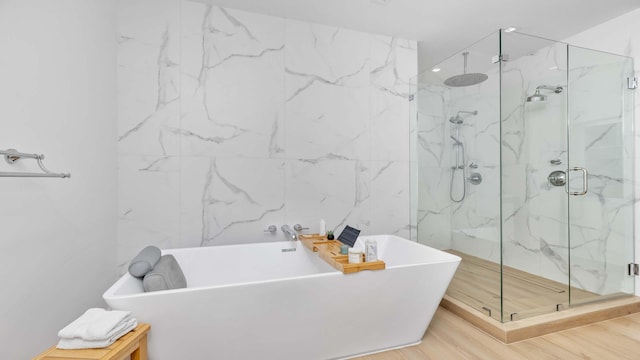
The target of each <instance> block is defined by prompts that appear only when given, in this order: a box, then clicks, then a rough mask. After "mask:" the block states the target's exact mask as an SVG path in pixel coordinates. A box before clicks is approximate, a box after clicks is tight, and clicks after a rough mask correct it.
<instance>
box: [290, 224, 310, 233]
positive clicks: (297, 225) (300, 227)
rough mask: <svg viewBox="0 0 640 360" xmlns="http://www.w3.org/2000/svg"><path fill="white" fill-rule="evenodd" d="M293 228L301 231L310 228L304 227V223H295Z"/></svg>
mask: <svg viewBox="0 0 640 360" xmlns="http://www.w3.org/2000/svg"><path fill="white" fill-rule="evenodd" d="M293 230H295V231H297V232H300V231H302V230H309V228H308V227H302V225H300V224H295V225H293Z"/></svg>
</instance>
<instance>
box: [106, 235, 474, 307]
mask: <svg viewBox="0 0 640 360" xmlns="http://www.w3.org/2000/svg"><path fill="white" fill-rule="evenodd" d="M383 236H388V237H395V238H398V239H401V240H404V241H407V242H410V243H413V244H416V245H419V246H425V247H428V248H430V249H433V250H436V251H439V252H443V251H442V250H438V249H435V248H431V247H429V246H428V245H424V244H421V243H419V242H417V241H412V240H408V239H405V238H402V237H399V236H397V235H387V234H382V235H365V236H361V237H360V238H358V240H360V239H365V238H368V237H383ZM256 244H258V245H270V246H274V247H275V244H288V245H291V241H275V242H259V243H243V244H225V245H216V246H215V248H225V247H230V246H248V245H256ZM296 246H297V247H301V248H303V249H304V250H303V251H311V250H309V249H307V248H306V247H304V245H302V244H301V243H299V242H298V243H297V244H296ZM196 249H203V247H199V246H195V247H186V248H173V249H163V250H161V251H162V255H165V254H172V253H174V252H176V251H178V252H180V251H194V250H196ZM296 251H297V250H296ZM443 253H445V254H446V255H447V258H446V259H442V260H434V261H429V262H423V263H411V264H397V265H393V266H387V267H386V269H385V270H393V269H403V268H410V267H418V266H428V265H432V264H441V263H449V262H458V263H459V262H460V261H461V260H462V259H461V258H460V257H459V256H457V255H453V254H449V253H446V252H443ZM316 256H318V255H317V254H316ZM375 272H376V271H373V270H365V271H363V272H362V273H375ZM358 273H361V272H358ZM358 273H353V274H343V273H342V272H341V271H339V270H337V269H332V271H327V272H321V273H315V274H307V275H299V276H287V277H279V278H274V279H267V280H258V281H245V282H238V283H232V284H221V285H207V286H196V287H189V286H188V284H187V287H186V288H182V289H172V290H161V291H152V292H141V293H131V294H122V295H117V294H115V291H116V289H120V287H121V286H122V284H123V283H125V282H127V281H131V279H134V280H138V281H142V279H139V278H135V277H133V276H132V275H131V274H129V272H126V273H125V274H124V275H122V276H120V278H118V279H117V280H116V281H115V282H114V283H113V284H112V285H111V286H109V288H108V289H107V290H105V292H104V293H103V294H102V298H103V300H105V301H107V299H113V300H118V299H130V298H144V297H153V296H162V295H169V294H180V293H189V292H193V291H202V290H205V289H206V290H208V289H224V288H230V287H240V286H251V285H258V284H270V283H277V282H283V281H291V280H299V279H303V278H310V279H311V278H319V277H325V276H336V275H342V276H354V275H355V274H358Z"/></svg>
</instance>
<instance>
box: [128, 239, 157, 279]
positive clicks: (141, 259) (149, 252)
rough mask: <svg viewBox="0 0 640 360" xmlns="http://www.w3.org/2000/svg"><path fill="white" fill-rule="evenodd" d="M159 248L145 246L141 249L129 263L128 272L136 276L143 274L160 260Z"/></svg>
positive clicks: (139, 276)
mask: <svg viewBox="0 0 640 360" xmlns="http://www.w3.org/2000/svg"><path fill="white" fill-rule="evenodd" d="M160 255H161V253H160V249H158V248H157V247H155V246H147V247H146V248H144V249H142V250H141V251H140V252H139V253H138V255H136V257H134V258H133V260H131V263H130V264H129V274H131V276H135V277H137V278H141V277H143V276H145V275H146V274H147V273H148V272H149V271H151V269H153V267H154V266H155V265H156V263H157V262H158V261H159V260H160Z"/></svg>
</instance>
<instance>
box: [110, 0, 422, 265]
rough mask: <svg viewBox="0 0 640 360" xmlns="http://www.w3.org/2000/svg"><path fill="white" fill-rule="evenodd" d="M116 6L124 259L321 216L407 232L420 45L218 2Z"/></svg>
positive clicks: (256, 236) (338, 224)
mask: <svg viewBox="0 0 640 360" xmlns="http://www.w3.org/2000/svg"><path fill="white" fill-rule="evenodd" d="M118 9H119V16H118V30H119V47H118V65H119V84H118V87H119V88H118V90H119V94H118V96H119V97H118V99H119V105H120V113H119V127H118V129H119V143H118V144H119V146H118V151H119V197H118V203H119V227H118V243H119V245H118V248H119V264H120V266H123V265H125V264H126V263H127V262H128V260H129V259H130V258H131V257H132V256H133V255H134V254H135V251H137V250H138V249H139V248H141V247H143V246H145V245H147V244H156V245H158V246H160V247H163V248H168V247H189V246H207V245H219V244H230V243H242V242H258V241H275V240H283V239H284V237H283V236H282V234H281V232H280V231H278V233H277V234H269V233H266V232H264V230H265V229H266V228H267V227H268V226H269V225H272V224H273V225H276V226H277V227H278V228H279V227H280V226H281V225H282V224H285V223H287V224H290V225H293V224H296V223H300V224H302V225H304V226H308V227H310V230H309V231H317V227H318V223H319V220H320V219H321V218H324V219H325V220H326V222H327V227H328V228H329V229H336V230H338V231H340V230H342V228H343V227H344V225H346V224H349V225H351V226H355V227H358V228H360V229H361V230H362V231H363V234H374V233H391V234H397V235H400V236H403V237H409V236H410V228H411V227H410V220H409V211H410V209H409V196H410V191H409V190H410V189H409V173H410V152H409V130H410V129H409V121H408V119H409V117H410V116H411V114H410V111H411V106H410V103H409V93H410V89H409V79H411V78H412V77H413V76H415V75H416V73H417V55H416V51H417V50H416V42H415V41H409V40H403V39H397V38H393V37H389V36H382V35H373V34H367V33H362V32H358V31H352V30H348V29H340V28H335V27H329V26H324V25H320V24H312V23H306V22H301V21H296V20H290V19H282V18H277V17H272V16H266V15H262V14H255V13H249V12H245V11H238V10H233V9H227V8H220V7H216V6H212V5H210V4H208V3H207V2H206V1H205V2H202V1H199V2H196V1H188V0H161V1H156V0H153V1H152V0H135V1H120V2H119V3H118Z"/></svg>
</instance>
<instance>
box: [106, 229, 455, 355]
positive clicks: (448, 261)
mask: <svg viewBox="0 0 640 360" xmlns="http://www.w3.org/2000/svg"><path fill="white" fill-rule="evenodd" d="M366 239H375V240H377V242H378V256H379V258H380V259H382V260H384V261H385V262H386V264H387V268H386V269H385V270H378V271H362V272H359V273H354V274H347V275H344V274H342V273H341V272H338V271H336V270H334V269H333V268H332V267H330V266H329V265H328V264H326V263H325V262H324V261H323V260H322V259H320V258H319V257H318V256H317V254H316V253H313V252H311V251H310V250H308V249H307V248H306V247H305V246H304V245H302V244H300V243H299V242H295V243H292V242H275V243H259V244H242V245H229V246H214V247H202V248H189V249H175V250H166V251H163V253H164V254H173V255H174V256H175V258H176V260H177V261H178V263H179V264H180V266H181V267H182V270H183V272H184V274H185V277H186V279H187V283H188V288H186V289H178V290H169V291H160V292H152V293H144V292H143V289H142V281H141V280H139V279H136V278H133V277H131V276H130V275H129V274H126V275H124V276H123V277H122V278H120V279H119V280H118V281H117V282H116V283H115V284H114V285H113V286H111V288H109V289H108V290H107V291H106V292H105V293H104V295H103V297H104V299H105V301H106V302H107V304H108V305H109V306H110V307H111V308H112V309H117V310H130V311H132V312H133V315H134V316H135V317H136V318H137V319H138V321H140V322H147V323H150V324H151V332H150V334H149V358H150V359H151V360H182V359H197V360H207V359H278V360H284V359H294V360H301V359H304V360H308V359H334V358H349V357H353V356H356V355H363V354H367V353H373V352H379V351H384V350H389V349H393V348H399V347H404V346H408V345H413V344H417V343H420V341H421V340H422V337H423V335H424V332H425V331H426V329H427V326H428V325H429V322H430V321H431V318H432V317H433V314H434V313H435V311H436V309H437V307H438V304H439V303H440V300H441V299H442V297H443V295H444V292H445V290H446V289H447V286H448V285H449V282H450V281H451V278H452V277H453V275H454V273H455V271H456V269H457V267H458V264H459V263H460V258H459V257H457V256H454V255H451V254H448V253H445V252H442V251H439V250H436V249H433V248H430V247H427V246H424V245H421V244H418V243H415V242H412V241H409V240H405V239H402V238H399V237H397V236H390V235H378V236H362V237H360V238H359V239H358V243H357V244H356V246H362V244H364V241H365V240H366ZM292 244H296V247H297V251H290V252H283V251H282V249H283V248H290V247H291V246H292Z"/></svg>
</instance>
